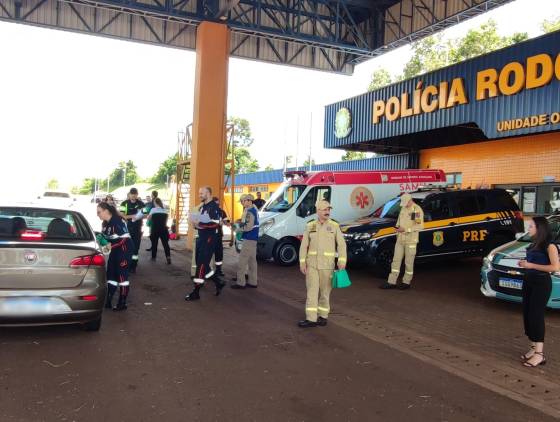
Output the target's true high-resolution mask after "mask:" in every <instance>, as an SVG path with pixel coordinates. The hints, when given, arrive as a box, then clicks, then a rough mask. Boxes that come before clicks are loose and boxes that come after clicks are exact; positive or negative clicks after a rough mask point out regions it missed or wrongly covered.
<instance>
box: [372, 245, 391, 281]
mask: <svg viewBox="0 0 560 422" xmlns="http://www.w3.org/2000/svg"><path fill="white" fill-rule="evenodd" d="M394 251H395V248H394V246H392V245H385V246H382V247H381V248H379V251H378V252H377V255H376V257H375V271H376V273H377V275H379V276H381V277H387V276H388V275H389V272H390V271H391V263H392V262H393V253H394Z"/></svg>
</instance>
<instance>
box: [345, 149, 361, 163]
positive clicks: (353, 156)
mask: <svg viewBox="0 0 560 422" xmlns="http://www.w3.org/2000/svg"><path fill="white" fill-rule="evenodd" d="M364 158H366V153H365V152H362V151H346V154H344V155H343V156H342V161H352V160H363V159H364Z"/></svg>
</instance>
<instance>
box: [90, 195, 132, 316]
mask: <svg viewBox="0 0 560 422" xmlns="http://www.w3.org/2000/svg"><path fill="white" fill-rule="evenodd" d="M97 215H98V217H99V218H100V219H101V220H102V221H103V236H104V237H105V239H107V240H108V241H109V244H110V245H111V253H110V255H109V261H108V262H107V288H108V294H107V301H106V302H105V308H107V309H111V308H112V306H113V296H114V295H115V292H116V291H117V287H118V289H119V301H118V303H117V306H115V307H114V308H113V310H114V311H124V310H125V309H126V298H127V296H128V291H129V289H130V282H129V280H128V266H129V264H130V257H131V252H132V250H133V248H134V243H133V242H132V239H131V238H130V234H129V233H128V230H127V228H126V224H125V222H124V221H123V219H122V218H121V216H120V215H119V213H118V211H117V210H116V208H115V207H113V206H112V205H110V204H108V203H107V202H101V203H99V204H98V205H97Z"/></svg>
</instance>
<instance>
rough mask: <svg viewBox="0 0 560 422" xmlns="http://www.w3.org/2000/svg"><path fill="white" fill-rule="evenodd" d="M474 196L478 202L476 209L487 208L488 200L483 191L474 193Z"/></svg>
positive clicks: (483, 209)
mask: <svg viewBox="0 0 560 422" xmlns="http://www.w3.org/2000/svg"><path fill="white" fill-rule="evenodd" d="M474 196H475V197H476V202H477V203H478V209H479V210H480V211H481V212H484V211H485V210H487V209H488V201H487V200H486V195H485V194H484V193H483V192H477V193H475V195H474Z"/></svg>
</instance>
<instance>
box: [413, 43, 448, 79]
mask: <svg viewBox="0 0 560 422" xmlns="http://www.w3.org/2000/svg"><path fill="white" fill-rule="evenodd" d="M448 53H449V46H448V43H446V42H444V41H443V40H442V36H441V35H436V36H430V37H426V38H423V39H421V40H420V41H416V42H414V43H412V57H411V58H410V60H409V61H408V63H407V64H406V65H405V66H404V70H403V79H408V78H412V77H414V76H416V75H420V74H422V73H426V72H431V71H433V70H436V69H439V68H442V67H444V66H446V65H447V64H448Z"/></svg>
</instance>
